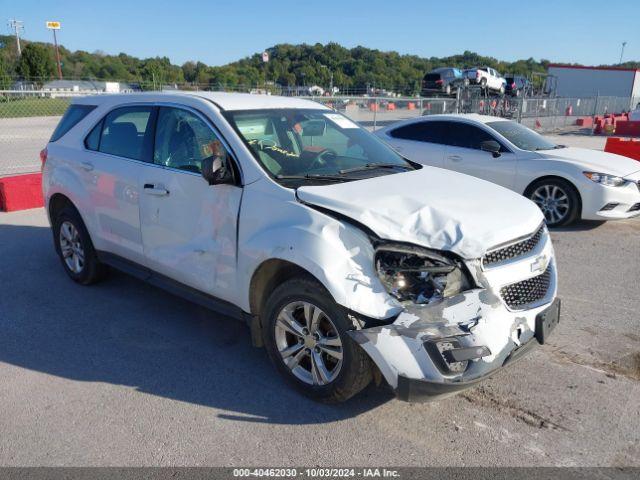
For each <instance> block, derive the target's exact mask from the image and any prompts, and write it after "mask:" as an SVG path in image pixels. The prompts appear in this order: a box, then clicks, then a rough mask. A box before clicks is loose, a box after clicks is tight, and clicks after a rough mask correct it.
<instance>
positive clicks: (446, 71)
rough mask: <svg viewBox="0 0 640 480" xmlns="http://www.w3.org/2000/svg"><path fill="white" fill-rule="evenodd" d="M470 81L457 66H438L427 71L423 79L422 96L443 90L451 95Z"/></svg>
mask: <svg viewBox="0 0 640 480" xmlns="http://www.w3.org/2000/svg"><path fill="white" fill-rule="evenodd" d="M468 83H469V80H468V79H467V78H465V77H464V76H463V75H462V72H461V71H460V70H458V69H457V68H450V67H443V68H436V69H435V70H432V71H431V72H429V73H427V74H426V75H425V76H424V78H423V79H422V96H428V95H429V94H430V93H433V92H442V93H444V94H447V95H450V94H452V93H455V92H456V90H458V88H459V87H461V86H463V85H467V84H468Z"/></svg>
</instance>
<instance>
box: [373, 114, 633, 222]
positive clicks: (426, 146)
mask: <svg viewBox="0 0 640 480" xmlns="http://www.w3.org/2000/svg"><path fill="white" fill-rule="evenodd" d="M375 133H376V134H377V135H378V136H379V137H380V138H382V139H383V140H384V141H386V142H387V143H389V144H390V145H391V146H392V147H393V148H394V149H395V150H397V151H398V152H400V153H401V155H403V156H404V157H405V158H408V159H409V160H413V161H415V162H418V163H422V164H425V165H432V166H435V167H442V168H446V169H449V170H455V171H458V172H462V173H466V174H468V175H473V176H474V177H479V178H482V179H484V180H488V181H490V182H493V183H497V184H498V185H502V186H503V187H506V188H509V189H511V190H514V191H516V192H518V193H520V194H522V195H524V196H526V197H527V198H529V199H531V200H533V201H534V202H535V203H537V204H538V206H539V207H540V208H541V210H542V212H543V213H544V216H545V218H546V221H547V224H548V225H549V226H561V225H567V224H570V223H571V222H573V221H575V220H577V219H578V218H582V219H587V220H611V219H622V218H630V217H634V216H636V215H640V162H638V161H636V160H632V159H630V158H627V157H623V156H620V155H614V154H611V153H605V152H600V151H596V150H588V149H584V148H574V147H565V146H563V145H556V144H555V143H553V142H551V141H549V140H548V139H546V138H544V137H543V136H541V135H539V134H538V133H536V132H534V131H533V130H531V129H529V128H527V127H525V126H523V125H521V124H519V123H516V122H513V121H510V120H505V119H503V118H498V117H490V116H484V115H477V114H468V115H430V116H428V117H420V118H415V119H410V120H406V121H403V122H398V123H394V124H393V125H390V126H388V127H386V128H383V129H381V130H378V131H376V132H375Z"/></svg>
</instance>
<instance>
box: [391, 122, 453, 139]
mask: <svg viewBox="0 0 640 480" xmlns="http://www.w3.org/2000/svg"><path fill="white" fill-rule="evenodd" d="M390 134H391V136H392V137H393V138H400V139H403V140H413V141H416V142H429V143H439V144H445V143H446V142H447V141H446V124H445V122H433V121H432V122H418V123H411V124H409V125H405V126H404V127H400V128H396V129H395V130H391V132H390Z"/></svg>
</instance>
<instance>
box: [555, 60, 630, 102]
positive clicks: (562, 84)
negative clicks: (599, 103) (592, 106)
mask: <svg viewBox="0 0 640 480" xmlns="http://www.w3.org/2000/svg"><path fill="white" fill-rule="evenodd" d="M548 73H549V75H553V76H555V77H556V78H557V90H556V93H557V95H558V96H559V97H595V96H601V97H625V98H629V101H630V105H631V103H632V102H633V101H634V99H635V101H637V99H640V70H637V69H633V68H615V67H581V66H567V65H555V64H551V65H549V69H548ZM633 106H635V103H633Z"/></svg>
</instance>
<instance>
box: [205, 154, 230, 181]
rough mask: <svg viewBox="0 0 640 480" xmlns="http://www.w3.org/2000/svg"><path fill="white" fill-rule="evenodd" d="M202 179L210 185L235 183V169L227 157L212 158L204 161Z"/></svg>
mask: <svg viewBox="0 0 640 480" xmlns="http://www.w3.org/2000/svg"><path fill="white" fill-rule="evenodd" d="M202 177H203V178H204V179H205V180H206V181H207V182H208V183H209V185H220V184H223V183H231V184H233V183H234V179H233V169H232V168H231V165H230V163H229V159H228V157H227V156H224V157H220V156H213V155H212V156H210V157H207V158H205V159H203V160H202Z"/></svg>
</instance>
